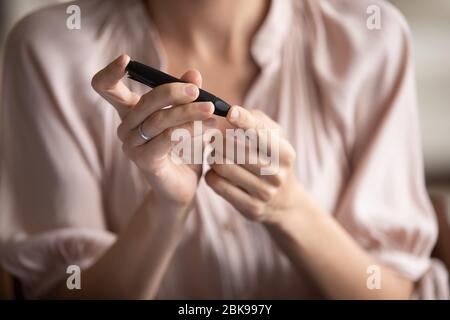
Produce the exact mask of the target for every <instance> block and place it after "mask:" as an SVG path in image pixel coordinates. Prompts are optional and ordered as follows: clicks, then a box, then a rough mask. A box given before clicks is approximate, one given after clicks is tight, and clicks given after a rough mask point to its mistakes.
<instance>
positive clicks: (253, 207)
mask: <svg viewBox="0 0 450 320" xmlns="http://www.w3.org/2000/svg"><path fill="white" fill-rule="evenodd" d="M246 211H247V215H248V216H249V217H250V218H252V219H259V218H260V217H261V216H262V214H263V211H264V207H263V205H262V204H261V203H260V202H259V201H256V200H254V201H250V202H249V203H248V204H247V208H246Z"/></svg>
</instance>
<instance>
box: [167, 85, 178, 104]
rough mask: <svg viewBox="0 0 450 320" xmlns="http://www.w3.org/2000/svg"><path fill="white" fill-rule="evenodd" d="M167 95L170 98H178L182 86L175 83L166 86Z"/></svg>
mask: <svg viewBox="0 0 450 320" xmlns="http://www.w3.org/2000/svg"><path fill="white" fill-rule="evenodd" d="M165 93H166V94H167V96H168V97H169V99H170V100H176V99H177V98H178V97H179V96H180V88H179V86H178V85H176V84H175V83H173V84H170V85H167V86H166V92H165Z"/></svg>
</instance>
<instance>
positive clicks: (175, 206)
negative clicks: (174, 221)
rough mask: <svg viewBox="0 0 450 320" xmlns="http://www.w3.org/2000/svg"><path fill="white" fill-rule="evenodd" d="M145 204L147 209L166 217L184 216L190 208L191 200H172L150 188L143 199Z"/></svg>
mask: <svg viewBox="0 0 450 320" xmlns="http://www.w3.org/2000/svg"><path fill="white" fill-rule="evenodd" d="M145 206H146V207H147V208H149V210H147V211H151V212H161V213H164V214H163V216H166V217H173V216H175V217H184V216H186V215H187V214H188V213H189V211H190V210H191V209H192V206H193V201H190V202H189V203H188V202H177V201H173V200H170V199H166V198H164V197H163V196H161V195H160V194H158V193H157V192H155V191H154V190H152V191H150V193H149V194H148V195H147V197H146V199H145Z"/></svg>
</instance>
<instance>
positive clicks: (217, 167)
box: [211, 163, 227, 176]
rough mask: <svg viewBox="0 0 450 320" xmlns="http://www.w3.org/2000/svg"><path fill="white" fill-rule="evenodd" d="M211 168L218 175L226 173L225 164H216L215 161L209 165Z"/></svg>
mask: <svg viewBox="0 0 450 320" xmlns="http://www.w3.org/2000/svg"><path fill="white" fill-rule="evenodd" d="M211 167H212V168H213V170H214V171H215V172H217V173H218V174H219V175H221V176H223V175H225V174H226V171H227V170H226V168H225V165H223V164H217V163H215V164H213V165H212V166H211Z"/></svg>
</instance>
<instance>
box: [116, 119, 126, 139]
mask: <svg viewBox="0 0 450 320" xmlns="http://www.w3.org/2000/svg"><path fill="white" fill-rule="evenodd" d="M126 131H127V129H126V128H125V125H124V124H123V122H122V123H121V124H120V125H119V126H118V127H117V136H118V137H119V139H120V140H121V141H124V140H125V138H126Z"/></svg>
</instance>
